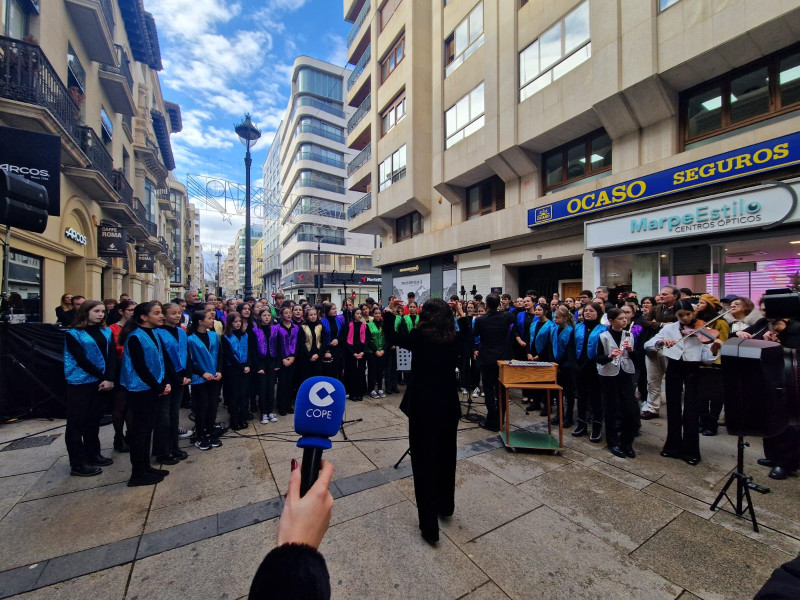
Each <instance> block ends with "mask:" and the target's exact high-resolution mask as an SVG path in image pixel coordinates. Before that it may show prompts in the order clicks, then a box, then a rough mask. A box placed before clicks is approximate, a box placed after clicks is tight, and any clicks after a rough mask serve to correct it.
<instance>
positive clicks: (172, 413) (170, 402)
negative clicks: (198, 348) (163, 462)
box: [153, 325, 189, 456]
mask: <svg viewBox="0 0 800 600" xmlns="http://www.w3.org/2000/svg"><path fill="white" fill-rule="evenodd" d="M162 329H163V330H165V331H168V332H169V333H170V335H172V337H174V338H175V339H176V340H178V339H179V338H178V335H179V334H178V328H177V327H169V326H167V325H165V326H164V327H162ZM187 352H188V350H187ZM173 367H174V371H173V374H172V377H170V384H171V386H172V389H171V391H170V393H169V396H168V397H167V398H166V401H165V400H164V399H163V398H162V399H161V400H160V401H159V403H158V414H157V415H156V425H155V428H154V430H153V456H167V455H169V454H170V453H172V452H177V451H179V450H180V447H179V446H178V425H179V421H180V409H181V399H182V398H183V393H184V391H185V387H184V385H183V378H184V377H189V371H188V369H186V368H184V367H183V365H173ZM179 368H180V370H177V369H179Z"/></svg>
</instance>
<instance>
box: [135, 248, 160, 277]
mask: <svg viewBox="0 0 800 600" xmlns="http://www.w3.org/2000/svg"><path fill="white" fill-rule="evenodd" d="M136 272H137V273H155V272H156V259H155V257H154V256H153V255H152V254H150V253H149V252H147V251H144V250H138V251H137V252H136Z"/></svg>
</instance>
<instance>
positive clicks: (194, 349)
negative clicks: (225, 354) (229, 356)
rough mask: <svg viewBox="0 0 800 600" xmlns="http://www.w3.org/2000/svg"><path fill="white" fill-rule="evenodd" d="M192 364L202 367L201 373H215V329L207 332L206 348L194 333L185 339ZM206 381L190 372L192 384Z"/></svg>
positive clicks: (216, 346)
mask: <svg viewBox="0 0 800 600" xmlns="http://www.w3.org/2000/svg"><path fill="white" fill-rule="evenodd" d="M186 346H187V347H188V349H189V355H190V356H191V357H192V364H193V365H196V366H198V367H200V368H201V369H203V373H211V374H212V375H216V374H217V357H218V356H219V336H218V335H217V333H216V332H215V331H209V332H208V348H206V345H205V344H204V343H203V340H201V339H200V338H199V337H197V336H196V335H190V336H189V338H188V339H187V340H186ZM200 383H206V380H205V379H203V378H202V377H201V376H200V375H197V374H195V373H192V385H197V384H200Z"/></svg>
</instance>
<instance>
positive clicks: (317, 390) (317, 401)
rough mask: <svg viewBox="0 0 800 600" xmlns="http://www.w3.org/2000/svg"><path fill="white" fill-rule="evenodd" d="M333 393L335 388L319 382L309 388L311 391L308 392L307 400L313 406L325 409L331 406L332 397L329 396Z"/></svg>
mask: <svg viewBox="0 0 800 600" xmlns="http://www.w3.org/2000/svg"><path fill="white" fill-rule="evenodd" d="M334 391H336V388H335V387H333V384H331V383H329V382H327V381H319V382H317V383H315V384H314V385H312V386H311V389H310V390H309V391H308V399H309V400H310V401H311V404H313V405H314V406H319V407H320V408H325V407H326V406H330V405H331V404H333V396H331V394H332V393H333V392H334ZM321 392H322V393H324V395H322V394H321Z"/></svg>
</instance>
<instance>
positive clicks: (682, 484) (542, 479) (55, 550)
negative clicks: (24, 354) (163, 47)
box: [0, 395, 800, 600]
mask: <svg viewBox="0 0 800 600" xmlns="http://www.w3.org/2000/svg"><path fill="white" fill-rule="evenodd" d="M399 402H400V397H399V396H397V395H395V396H389V397H388V398H385V399H381V400H366V401H364V402H362V403H358V404H354V403H350V402H348V406H347V418H348V419H353V418H363V421H361V422H358V423H352V424H349V425H347V426H346V433H347V435H348V437H349V438H350V439H351V441H349V442H347V441H344V440H342V438H341V435H340V436H338V437H337V438H336V443H335V444H334V448H333V449H332V450H331V451H328V452H326V458H327V459H328V460H330V461H331V462H333V463H334V466H335V469H336V471H335V474H334V480H335V481H334V483H333V484H332V485H331V492H332V493H333V495H334V497H335V498H336V500H335V503H334V509H333V521H332V523H331V528H330V530H329V532H328V534H327V536H326V537H325V540H324V542H323V544H322V547H321V548H320V550H321V551H322V552H323V554H324V555H325V557H326V559H327V561H328V568H329V570H330V573H331V585H332V588H333V595H334V597H335V598H403V599H407V598H414V599H416V598H424V599H426V600H427V599H431V598H443V599H457V598H469V599H470V600H487V599H495V598H566V597H571V598H614V599H616V598H626V599H627V598H642V599H647V600H653V599H660V598H664V599H669V598H681V600H688V599H691V598H705V599H717V598H719V599H734V598H752V596H753V594H754V593H755V592H756V591H757V590H758V589H759V587H760V586H761V585H762V584H763V582H764V581H765V580H766V579H767V578H768V577H769V575H770V573H771V572H772V570H773V569H774V568H776V567H777V566H779V565H780V564H782V563H783V562H786V561H788V560H790V559H792V558H794V557H795V556H796V555H797V554H798V552H800V509H798V506H800V502H799V501H800V479H798V478H796V477H793V478H790V479H788V480H786V481H772V480H770V479H768V478H767V470H766V469H764V468H762V467H759V466H757V465H756V459H758V458H760V457H761V456H762V453H761V441H760V440H759V439H755V438H753V439H750V440H749V441H750V443H751V444H752V446H751V447H750V448H748V449H747V451H746V455H745V460H746V467H745V470H746V471H747V473H748V474H750V475H753V476H754V477H755V479H756V481H757V482H758V483H761V484H763V485H767V486H769V487H771V488H772V492H771V493H769V494H767V495H760V494H755V495H754V503H755V509H756V515H757V517H758V520H759V524H760V525H761V531H760V533H754V532H753V530H752V527H751V525H750V523H749V521H746V520H744V519H740V518H737V517H736V516H735V515H734V514H733V513H732V512H731V509H730V506H727V507H726V508H725V510H724V511H717V512H711V511H710V510H709V506H710V504H711V502H713V500H714V498H715V496H716V494H717V493H718V491H719V489H721V487H722V486H723V485H724V483H725V481H726V480H727V477H728V475H729V473H730V470H731V469H732V468H733V467H734V466H735V463H736V438H733V437H730V436H728V435H725V434H721V435H719V436H716V437H714V438H702V440H701V449H702V453H703V461H702V462H701V463H700V464H699V465H698V466H696V467H690V466H688V465H686V464H685V463H684V462H683V461H677V460H671V459H664V458H661V457H660V456H659V455H658V452H659V451H660V449H661V445H662V443H663V438H664V436H665V434H666V419H665V418H664V416H663V415H662V418H660V419H655V420H652V421H648V422H644V423H643V425H642V427H643V428H642V435H641V436H640V437H639V438H637V441H636V445H635V447H636V450H637V452H638V456H637V458H636V459H633V460H624V459H619V458H616V457H614V456H613V455H611V454H610V453H609V452H608V451H607V450H606V449H605V447H604V446H603V445H602V444H591V443H590V442H589V441H588V439H587V438H585V437H584V438H577V439H576V438H572V437H570V436H569V435H567V436H566V443H567V450H566V452H565V453H564V455H563V456H557V455H554V454H552V453H532V452H509V451H507V450H506V449H505V448H503V447H502V442H501V441H500V439H499V437H498V436H497V435H493V434H490V433H489V432H486V431H484V430H481V429H478V428H476V427H475V426H474V425H472V424H469V423H462V425H461V429H462V430H461V431H460V433H459V436H458V444H459V463H458V471H457V482H456V513H455V515H454V516H453V517H452V518H451V519H448V520H446V521H444V522H443V523H442V530H443V535H442V539H441V541H440V542H439V544H438V547H436V548H431V547H429V546H428V545H427V544H426V543H425V542H424V541H423V540H422V538H421V537H420V535H419V532H418V529H417V521H416V508H415V506H414V490H413V482H412V479H411V478H410V474H411V471H410V464H409V461H408V459H406V460H405V461H404V462H403V463H402V465H401V468H400V469H394V468H393V465H394V463H395V462H396V461H397V459H399V458H400V456H401V455H402V454H403V452H404V451H405V450H406V448H407V440H406V439H405V436H406V435H407V423H406V419H405V418H404V417H403V415H402V414H401V413H400V411H399V409H398V408H397V407H398V405H399ZM220 415H221V416H222V415H223V412H222V411H220ZM186 416H187V415H186V414H185V413H184V414H183V417H184V419H186ZM512 421H513V423H514V424H515V426H517V427H525V428H542V427H543V426H544V423H543V419H542V418H541V417H539V416H538V415H534V414H531V415H530V416H526V415H525V413H524V411H523V410H522V408H521V407H520V406H516V405H515V406H513V407H512ZM62 424H63V422H60V421H56V422H49V421H25V422H19V423H15V424H11V425H6V426H3V427H2V428H0V539H1V540H3V543H2V545H0V597H8V596H11V595H14V594H20V595H18V596H15V597H18V598H26V599H32V598H48V599H49V598H77V597H92V598H98V599H107V598H108V599H123V598H127V599H130V600H133V599H136V600H145V599H149V598H157V599H164V598H170V599H173V598H174V599H180V598H187V599H192V600H194V599H196V598H240V597H244V596H246V594H247V591H248V588H249V584H250V580H251V578H252V575H253V573H254V572H255V569H256V568H257V566H258V564H259V563H260V561H261V559H262V558H263V556H264V554H265V553H266V552H267V551H268V550H269V549H270V548H271V547H272V545H273V543H274V540H275V533H276V528H277V517H278V515H279V514H280V510H281V497H282V495H283V494H284V493H285V491H286V485H287V482H288V479H289V472H290V470H289V461H290V459H291V458H293V457H294V458H300V456H301V454H302V452H301V451H299V450H298V449H297V448H296V446H295V445H294V441H295V440H296V437H295V436H294V434H293V432H292V421H291V419H290V418H283V419H281V420H280V421H279V422H278V423H272V424H268V425H261V424H259V423H256V424H253V425H251V427H250V428H249V429H248V430H245V431H243V432H241V433H242V434H245V435H237V434H236V433H231V434H229V435H228V437H226V438H225V439H224V445H223V446H222V447H221V448H219V449H214V450H211V451H208V452H201V451H199V450H196V449H195V448H193V447H192V448H189V449H188V452H189V454H190V456H189V459H188V460H186V461H184V462H183V463H181V464H179V465H175V466H173V467H168V468H169V469H170V471H171V472H170V475H169V476H168V477H167V478H166V479H165V480H164V482H163V483H160V484H158V485H157V486H155V487H148V488H128V487H127V486H126V485H125V484H126V482H127V479H128V476H129V471H130V463H129V461H128V458H127V455H120V454H117V453H114V452H112V451H111V450H110V447H111V440H112V431H111V427H110V426H106V427H103V428H102V429H101V441H102V443H103V447H104V448H107V449H108V450H106V451H105V453H106V454H108V455H110V456H113V457H114V458H115V459H116V462H115V463H114V465H112V466H111V467H107V468H105V469H104V472H103V473H102V475H100V476H98V477H92V478H85V479H84V478H77V477H70V475H69V463H68V461H67V457H66V451H65V448H64V441H63V428H60V429H54V430H52V431H45V430H47V429H49V428H52V427H54V426H58V425H62ZM188 424H189V421H188V420H186V425H188ZM29 434H35V436H34V438H39V437H42V436H47V435H55V436H57V437H56V438H55V439H54V440H53V441H52V443H50V444H49V445H42V446H36V447H29V448H22V449H11V448H9V447H8V446H9V444H8V441H10V440H14V439H16V438H19V437H21V436H25V435H29ZM259 434H262V435H259ZM183 443H184V444H186V445H188V440H184V441H183ZM22 592H26V593H22Z"/></svg>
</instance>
